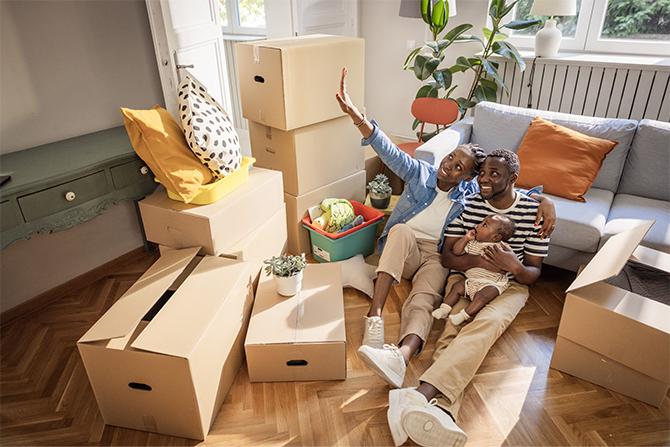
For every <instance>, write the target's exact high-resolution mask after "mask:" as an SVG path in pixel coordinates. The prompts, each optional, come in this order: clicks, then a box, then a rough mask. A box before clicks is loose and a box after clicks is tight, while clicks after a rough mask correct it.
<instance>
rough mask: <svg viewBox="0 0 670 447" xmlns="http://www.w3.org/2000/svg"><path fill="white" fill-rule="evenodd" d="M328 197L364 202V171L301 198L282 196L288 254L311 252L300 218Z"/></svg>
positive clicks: (310, 245)
mask: <svg viewBox="0 0 670 447" xmlns="http://www.w3.org/2000/svg"><path fill="white" fill-rule="evenodd" d="M330 197H333V198H338V199H353V200H357V201H359V202H361V203H363V202H364V201H365V171H359V172H357V173H355V174H353V175H350V176H349V177H346V178H343V179H341V180H338V181H336V182H333V183H331V184H329V185H326V186H322V187H321V188H319V189H315V190H314V191H311V192H308V193H307V194H303V195H302V196H298V197H296V196H292V195H291V194H284V201H285V202H286V226H287V228H286V229H287V232H288V252H289V253H293V254H299V253H303V252H304V253H306V254H307V253H311V252H312V244H311V243H310V241H309V232H308V231H307V230H305V229H304V228H303V227H302V218H303V217H305V216H306V215H307V209H308V208H309V207H310V206H314V205H318V204H320V203H321V201H322V200H323V199H327V198H330Z"/></svg>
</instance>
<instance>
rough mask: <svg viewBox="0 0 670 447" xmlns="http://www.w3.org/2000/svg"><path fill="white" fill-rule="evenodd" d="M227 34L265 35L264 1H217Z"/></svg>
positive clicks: (222, 23)
mask: <svg viewBox="0 0 670 447" xmlns="http://www.w3.org/2000/svg"><path fill="white" fill-rule="evenodd" d="M219 3H220V5H221V8H219V14H220V16H221V25H222V26H223V31H224V32H225V33H227V34H245V35H258V36H262V35H265V33H266V30H265V0H219Z"/></svg>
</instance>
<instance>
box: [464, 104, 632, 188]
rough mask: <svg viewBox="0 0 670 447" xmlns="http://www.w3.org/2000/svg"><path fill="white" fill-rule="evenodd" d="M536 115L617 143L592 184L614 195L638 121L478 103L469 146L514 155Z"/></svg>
mask: <svg viewBox="0 0 670 447" xmlns="http://www.w3.org/2000/svg"><path fill="white" fill-rule="evenodd" d="M536 116H540V117H542V118H544V119H546V120H549V121H551V122H553V123H556V124H560V125H561V126H565V127H568V128H570V129H573V130H576V131H577V132H581V133H584V134H586V135H589V136H592V137H597V138H604V139H607V140H614V141H617V142H618V143H619V144H617V145H616V146H615V147H614V149H613V150H612V151H611V152H610V153H609V154H608V155H607V157H606V158H605V161H604V162H603V166H602V168H600V172H599V173H598V176H597V177H596V179H595V181H594V182H593V187H595V188H601V189H607V190H609V191H612V192H616V190H617V187H618V185H619V179H620V178H621V172H622V171H623V166H624V162H625V161H626V156H627V154H628V149H629V148H630V144H631V141H632V139H633V135H634V134H635V129H636V128H637V121H634V120H624V119H613V118H594V117H590V116H581V115H570V114H567V113H558V112H547V111H543V110H536V109H524V108H521V107H512V106H507V105H504V104H496V103H492V102H480V103H479V104H477V106H476V107H475V122H474V126H473V129H472V139H471V143H477V144H479V145H480V146H482V147H483V148H484V149H485V150H486V151H491V150H493V149H496V148H505V149H510V150H512V151H515V152H516V150H517V149H518V147H519V144H520V143H521V140H522V139H523V136H524V135H525V134H526V131H527V130H528V126H529V125H530V122H531V121H532V120H533V118H535V117H536Z"/></svg>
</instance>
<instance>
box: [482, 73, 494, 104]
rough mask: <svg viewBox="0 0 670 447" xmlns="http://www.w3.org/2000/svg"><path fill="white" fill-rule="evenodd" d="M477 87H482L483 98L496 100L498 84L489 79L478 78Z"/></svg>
mask: <svg viewBox="0 0 670 447" xmlns="http://www.w3.org/2000/svg"><path fill="white" fill-rule="evenodd" d="M479 83H480V85H479V87H480V88H481V89H482V93H483V96H484V99H486V100H488V101H495V100H496V93H497V92H498V84H496V83H495V82H493V81H491V80H490V79H485V78H480V79H479Z"/></svg>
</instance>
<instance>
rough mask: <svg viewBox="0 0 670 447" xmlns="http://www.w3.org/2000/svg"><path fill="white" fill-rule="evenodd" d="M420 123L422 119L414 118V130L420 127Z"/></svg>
mask: <svg viewBox="0 0 670 447" xmlns="http://www.w3.org/2000/svg"><path fill="white" fill-rule="evenodd" d="M419 124H421V121H419V120H418V119H416V118H415V119H414V122H413V123H412V130H414V129H416V128H417V127H419Z"/></svg>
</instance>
